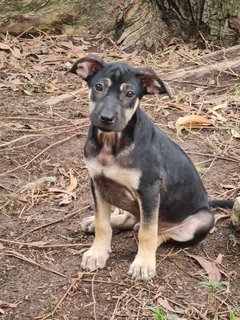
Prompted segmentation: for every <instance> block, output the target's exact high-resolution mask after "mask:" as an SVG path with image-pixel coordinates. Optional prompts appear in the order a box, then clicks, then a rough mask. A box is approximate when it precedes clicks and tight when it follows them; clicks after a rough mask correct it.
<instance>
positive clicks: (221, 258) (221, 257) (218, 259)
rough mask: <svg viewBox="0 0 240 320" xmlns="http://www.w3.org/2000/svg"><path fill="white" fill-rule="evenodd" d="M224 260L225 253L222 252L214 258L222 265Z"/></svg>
mask: <svg viewBox="0 0 240 320" xmlns="http://www.w3.org/2000/svg"><path fill="white" fill-rule="evenodd" d="M222 260H223V255H222V254H221V253H219V255H218V256H217V258H216V259H215V260H214V262H215V263H216V264H217V265H220V264H222Z"/></svg>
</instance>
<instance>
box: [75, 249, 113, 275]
mask: <svg viewBox="0 0 240 320" xmlns="http://www.w3.org/2000/svg"><path fill="white" fill-rule="evenodd" d="M110 253H111V250H110V249H109V250H102V249H101V248H99V247H98V248H93V247H92V248H90V249H89V250H87V251H86V252H85V253H84V254H83V257H82V263H81V268H82V269H84V270H87V271H94V270H96V269H102V268H104V267H105V265H106V262H107V259H108V257H109V254H110Z"/></svg>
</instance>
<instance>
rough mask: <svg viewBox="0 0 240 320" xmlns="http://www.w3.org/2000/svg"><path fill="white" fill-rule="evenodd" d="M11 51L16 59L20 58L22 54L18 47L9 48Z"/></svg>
mask: <svg viewBox="0 0 240 320" xmlns="http://www.w3.org/2000/svg"><path fill="white" fill-rule="evenodd" d="M11 53H12V55H13V56H14V57H15V58H17V59H21V58H22V54H21V52H20V50H19V49H18V48H16V47H15V48H13V49H11Z"/></svg>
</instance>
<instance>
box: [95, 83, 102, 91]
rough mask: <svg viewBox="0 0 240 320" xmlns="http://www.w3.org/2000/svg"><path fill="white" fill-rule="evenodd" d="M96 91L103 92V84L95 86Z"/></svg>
mask: <svg viewBox="0 0 240 320" xmlns="http://www.w3.org/2000/svg"><path fill="white" fill-rule="evenodd" d="M95 89H96V90H97V91H103V86H102V84H101V83H97V84H95Z"/></svg>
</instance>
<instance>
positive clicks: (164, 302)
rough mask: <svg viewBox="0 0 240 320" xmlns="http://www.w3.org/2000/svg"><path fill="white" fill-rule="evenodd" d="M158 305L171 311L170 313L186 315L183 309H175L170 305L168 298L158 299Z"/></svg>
mask: <svg viewBox="0 0 240 320" xmlns="http://www.w3.org/2000/svg"><path fill="white" fill-rule="evenodd" d="M157 301H158V303H159V304H160V305H161V306H162V307H163V308H164V309H165V310H167V311H170V312H175V313H180V314H183V313H184V310H182V309H173V308H172V307H171V306H170V304H169V303H168V301H167V299H166V298H158V300H157Z"/></svg>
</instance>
